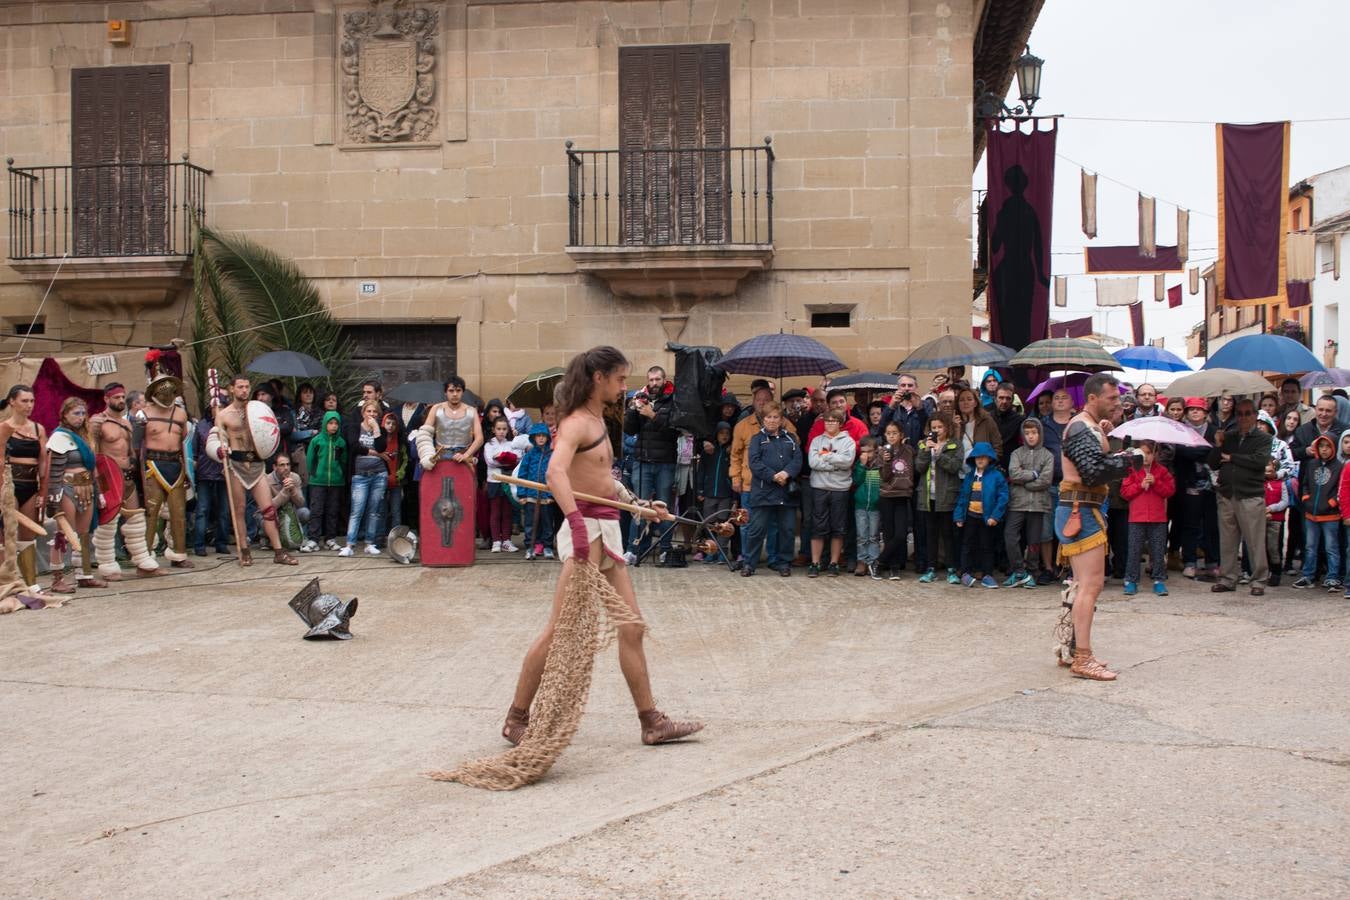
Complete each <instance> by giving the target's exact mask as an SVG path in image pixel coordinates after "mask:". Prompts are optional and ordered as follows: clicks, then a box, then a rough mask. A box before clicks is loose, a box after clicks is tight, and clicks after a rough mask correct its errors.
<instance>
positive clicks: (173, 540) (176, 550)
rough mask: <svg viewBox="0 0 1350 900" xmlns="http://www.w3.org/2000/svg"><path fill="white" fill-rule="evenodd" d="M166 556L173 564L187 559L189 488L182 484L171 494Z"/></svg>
mask: <svg viewBox="0 0 1350 900" xmlns="http://www.w3.org/2000/svg"><path fill="white" fill-rule="evenodd" d="M167 544H168V546H167V547H166V548H165V550H164V555H165V557H167V558H168V559H169V560H170V561H171V562H182V561H183V560H185V559H187V486H186V484H180V485H178V487H176V488H174V489H173V491H171V492H170V493H169V540H168V541H167Z"/></svg>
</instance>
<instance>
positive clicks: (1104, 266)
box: [1083, 246, 1184, 275]
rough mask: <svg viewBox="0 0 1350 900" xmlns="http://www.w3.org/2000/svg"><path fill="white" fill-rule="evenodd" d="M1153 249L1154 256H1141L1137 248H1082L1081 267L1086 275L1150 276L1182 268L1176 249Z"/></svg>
mask: <svg viewBox="0 0 1350 900" xmlns="http://www.w3.org/2000/svg"><path fill="white" fill-rule="evenodd" d="M1155 249H1156V253H1155V255H1153V256H1141V255H1140V253H1139V248H1138V247H1131V246H1121V247H1084V248H1083V267H1084V269H1085V271H1086V272H1087V274H1088V275H1152V274H1154V273H1155V272H1180V271H1181V270H1182V269H1183V268H1184V266H1183V265H1182V262H1181V259H1180V258H1179V257H1178V256H1177V248H1176V247H1157V248H1155Z"/></svg>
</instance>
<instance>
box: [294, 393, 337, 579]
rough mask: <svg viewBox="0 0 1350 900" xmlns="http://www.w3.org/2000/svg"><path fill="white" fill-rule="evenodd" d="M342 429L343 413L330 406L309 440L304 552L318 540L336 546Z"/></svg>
mask: <svg viewBox="0 0 1350 900" xmlns="http://www.w3.org/2000/svg"><path fill="white" fill-rule="evenodd" d="M341 430H342V415H341V414H340V413H338V412H336V411H334V410H329V411H328V412H326V413H324V414H323V423H322V424H321V425H320V426H319V433H318V434H317V435H315V436H314V439H313V440H311V441H310V442H309V453H308V454H306V457H305V459H306V461H307V462H308V463H309V473H310V474H309V540H308V541H306V542H305V547H308V548H309V549H308V550H305V552H307V553H312V552H313V551H315V550H318V549H319V545H320V544H322V545H323V547H324V549H326V550H336V549H338V545H337V540H336V538H337V536H338V534H339V533H340V532H339V522H338V512H339V510H340V508H341V506H342V498H343V497H344V496H345V495H346V493H347V442H346V441H345V440H343V439H342V435H341V433H340V432H341ZM305 547H302V548H301V549H302V550H304V549H305Z"/></svg>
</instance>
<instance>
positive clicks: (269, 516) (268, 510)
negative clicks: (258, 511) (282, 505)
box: [262, 503, 277, 522]
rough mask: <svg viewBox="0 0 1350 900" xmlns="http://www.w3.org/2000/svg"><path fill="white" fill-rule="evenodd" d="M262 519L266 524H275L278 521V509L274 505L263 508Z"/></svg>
mask: <svg viewBox="0 0 1350 900" xmlns="http://www.w3.org/2000/svg"><path fill="white" fill-rule="evenodd" d="M262 517H263V521H264V522H275V521H276V520H277V508H276V507H275V506H273V505H272V504H270V503H269V504H267V505H266V506H264V507H263V508H262Z"/></svg>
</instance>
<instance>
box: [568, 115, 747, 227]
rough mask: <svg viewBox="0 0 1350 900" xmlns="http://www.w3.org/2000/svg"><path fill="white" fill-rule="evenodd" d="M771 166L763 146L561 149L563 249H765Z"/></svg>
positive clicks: (569, 143) (570, 143)
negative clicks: (729, 246) (563, 160)
mask: <svg viewBox="0 0 1350 900" xmlns="http://www.w3.org/2000/svg"><path fill="white" fill-rule="evenodd" d="M773 160H774V156H773V147H772V146H771V139H770V138H765V139H764V145H763V146H762V147H704V148H699V149H694V150H574V149H572V142H571V141H568V142H567V202H568V231H567V240H568V244H569V245H570V246H574V247H620V246H670V245H677V246H715V245H718V244H772V243H773Z"/></svg>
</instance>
